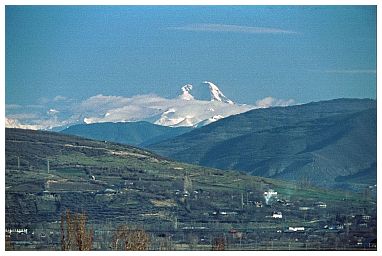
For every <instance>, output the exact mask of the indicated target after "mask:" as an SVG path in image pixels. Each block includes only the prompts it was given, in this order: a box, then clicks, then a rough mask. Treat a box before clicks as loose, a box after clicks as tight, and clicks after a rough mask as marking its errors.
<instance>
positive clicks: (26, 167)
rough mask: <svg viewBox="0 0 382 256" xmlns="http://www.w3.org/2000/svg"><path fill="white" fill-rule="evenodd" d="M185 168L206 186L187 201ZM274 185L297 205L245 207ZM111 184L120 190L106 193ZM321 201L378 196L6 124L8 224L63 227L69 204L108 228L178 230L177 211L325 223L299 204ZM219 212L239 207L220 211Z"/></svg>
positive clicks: (356, 204) (188, 221)
mask: <svg viewBox="0 0 382 256" xmlns="http://www.w3.org/2000/svg"><path fill="white" fill-rule="evenodd" d="M18 156H19V157H20V163H21V166H20V170H17V169H18V167H17V157H18ZM47 159H49V164H50V171H49V173H48V172H47ZM185 174H187V175H188V176H189V177H190V178H191V180H192V189H193V190H199V194H198V196H195V194H192V195H191V196H190V197H189V198H188V199H186V200H185V198H184V197H182V196H180V195H177V194H176V190H181V191H182V190H183V178H184V175H185ZM90 175H94V176H95V177H96V180H95V181H93V180H91V178H90ZM269 188H272V189H274V190H276V191H278V192H279V197H280V198H285V199H289V200H291V201H292V202H294V206H292V207H285V206H283V205H281V204H278V203H274V205H273V206H272V207H264V208H255V207H254V206H253V205H252V204H248V205H245V206H244V208H242V207H241V203H240V198H241V194H243V196H245V200H246V198H247V197H248V199H249V201H264V198H263V196H262V195H263V192H264V191H266V190H267V189H269ZM106 189H112V190H115V193H114V192H112V193H105V190H106ZM43 191H45V193H43ZM344 198H347V200H346V201H344ZM316 201H325V202H326V203H327V204H328V208H327V209H325V213H326V214H327V215H325V216H328V217H325V218H322V219H321V221H324V222H325V221H327V222H329V221H330V218H332V217H329V216H336V213H338V212H343V213H345V212H347V211H349V210H350V209H352V211H353V212H354V213H356V212H357V211H360V212H362V211H363V209H362V207H363V206H364V205H365V204H369V203H370V202H368V201H363V198H362V197H360V196H358V195H356V194H349V193H344V192H340V191H327V190H322V189H318V188H314V187H309V186H306V185H305V184H293V183H289V182H285V181H279V180H272V179H267V178H260V177H255V176H248V175H244V174H240V173H237V172H225V171H221V170H217V169H211V168H204V167H199V166H194V165H189V164H183V163H179V162H174V161H170V160H168V159H165V158H163V157H160V156H158V155H155V154H153V153H150V152H147V151H144V150H141V149H137V148H133V147H128V146H124V145H120V144H113V143H104V142H97V141H91V140H85V139H82V138H79V137H75V136H67V135H62V134H58V133H50V132H42V131H28V130H19V129H6V209H5V215H6V226H11V227H12V226H13V227H15V226H17V227H18V226H29V227H36V226H49V225H53V226H55V225H58V224H54V223H56V222H57V221H58V220H59V218H60V214H61V213H62V212H63V211H64V210H65V209H67V208H68V209H71V210H76V211H86V212H87V213H88V215H89V219H90V220H91V222H92V223H93V224H94V225H98V226H97V227H99V228H100V229H103V228H107V227H108V226H113V227H115V226H117V225H118V224H123V223H132V224H133V225H140V226H144V227H145V228H146V229H149V230H152V229H164V230H171V229H173V228H174V219H175V218H176V219H177V222H178V228H179V229H182V228H184V227H189V226H190V225H191V226H199V227H200V226H205V227H208V228H210V229H211V230H225V232H227V231H228V230H229V229H230V228H239V229H256V228H266V229H267V230H268V229H272V230H274V231H275V230H276V229H284V228H285V227H287V226H288V225H297V224H298V225H304V226H307V227H312V228H313V227H315V228H319V224H320V223H318V222H310V221H312V220H317V219H318V218H320V216H321V215H322V213H321V210H318V209H316V210H314V211H313V213H314V214H313V215H308V216H311V217H310V218H306V214H305V215H304V214H303V213H301V212H300V211H299V210H298V207H299V206H313V204H314V203H315V202H316ZM274 210H280V211H283V212H284V216H285V219H286V220H284V221H283V222H274V221H272V220H270V219H269V218H266V217H265V216H267V215H270V214H271V213H272V211H274ZM370 210H371V208H370ZM214 211H236V212H238V213H239V214H238V215H235V216H214V215H213V214H212V213H213V212H214ZM321 217H322V216H321ZM49 223H51V224H49ZM320 225H321V224H320ZM56 228H57V227H56ZM272 232H273V231H272Z"/></svg>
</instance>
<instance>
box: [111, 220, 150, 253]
mask: <svg viewBox="0 0 382 256" xmlns="http://www.w3.org/2000/svg"><path fill="white" fill-rule="evenodd" d="M149 244H150V243H149V236H148V235H147V233H146V232H145V231H144V230H143V229H135V230H132V229H130V228H129V227H128V226H126V225H122V226H119V227H118V228H117V230H116V231H115V233H114V235H113V240H112V248H113V249H114V250H126V251H145V250H148V248H149Z"/></svg>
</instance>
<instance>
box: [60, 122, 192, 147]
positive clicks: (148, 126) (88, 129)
mask: <svg viewBox="0 0 382 256" xmlns="http://www.w3.org/2000/svg"><path fill="white" fill-rule="evenodd" d="M191 130H192V128H191V127H168V126H161V125H156V124H152V123H149V122H143V121H142V122H125V123H110V122H106V123H95V124H78V125H73V126H70V127H68V128H67V129H64V130H62V131H61V133H65V134H70V135H77V136H81V137H85V138H88V139H94V140H101V141H110V142H117V143H123V144H129V145H134V146H146V145H149V144H153V143H157V142H160V141H163V140H166V139H171V138H173V137H175V136H178V135H181V134H183V133H186V132H189V131H191Z"/></svg>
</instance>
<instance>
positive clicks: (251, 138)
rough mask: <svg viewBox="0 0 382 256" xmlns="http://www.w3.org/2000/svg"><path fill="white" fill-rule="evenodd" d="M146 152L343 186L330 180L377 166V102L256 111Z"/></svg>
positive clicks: (343, 101) (350, 101)
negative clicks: (375, 164)
mask: <svg viewBox="0 0 382 256" xmlns="http://www.w3.org/2000/svg"><path fill="white" fill-rule="evenodd" d="M149 147H150V149H152V150H154V151H155V152H157V153H159V154H161V155H165V156H168V157H170V158H173V159H177V160H180V161H185V162H189V163H195V164H200V165H204V166H210V167H217V168H221V169H236V170H242V171H245V172H248V173H251V174H254V175H261V176H265V177H274V178H281V179H286V180H295V181H299V180H302V179H308V180H309V181H311V182H312V183H314V184H317V185H324V186H338V185H341V186H345V187H346V186H348V184H347V183H346V182H345V183H343V182H342V183H341V184H338V183H336V182H335V179H336V178H337V177H339V176H347V175H354V174H355V173H357V172H359V171H361V170H363V169H365V168H369V167H370V166H374V163H375V162H376V102H375V101H373V100H357V99H339V100H332V101H325V102H317V103H309V104H305V105H298V106H292V107H285V108H270V109H258V110H253V111H249V112H246V113H243V114H240V115H236V116H232V117H228V118H225V119H223V120H220V121H218V122H216V123H213V124H211V125H208V126H206V127H202V128H200V129H197V130H194V131H191V132H189V133H186V134H183V135H181V136H179V137H176V138H174V139H170V140H167V141H163V142H161V143H158V144H154V145H150V146H149ZM375 171H376V170H375ZM374 176H375V175H374ZM364 180H366V179H364ZM367 180H368V183H367V184H370V182H371V183H373V184H375V180H373V179H367ZM342 181H344V180H342Z"/></svg>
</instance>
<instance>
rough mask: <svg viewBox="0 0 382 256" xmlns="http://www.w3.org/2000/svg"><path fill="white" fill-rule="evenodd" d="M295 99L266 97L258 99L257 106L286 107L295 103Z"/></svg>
mask: <svg viewBox="0 0 382 256" xmlns="http://www.w3.org/2000/svg"><path fill="white" fill-rule="evenodd" d="M294 103H295V101H294V100H293V99H288V100H284V99H276V98H273V97H266V98H264V99H261V100H258V101H256V106H257V107H258V108H269V107H286V106H290V105H293V104H294Z"/></svg>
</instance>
